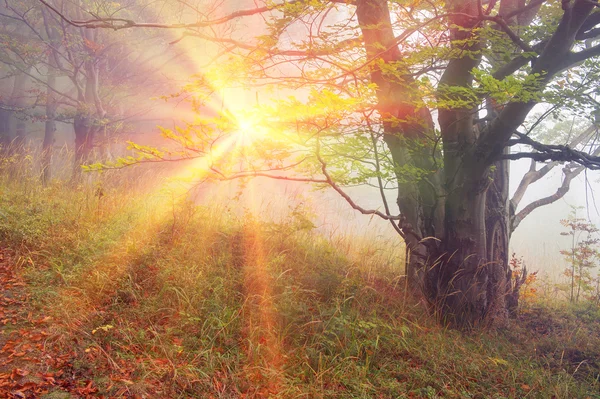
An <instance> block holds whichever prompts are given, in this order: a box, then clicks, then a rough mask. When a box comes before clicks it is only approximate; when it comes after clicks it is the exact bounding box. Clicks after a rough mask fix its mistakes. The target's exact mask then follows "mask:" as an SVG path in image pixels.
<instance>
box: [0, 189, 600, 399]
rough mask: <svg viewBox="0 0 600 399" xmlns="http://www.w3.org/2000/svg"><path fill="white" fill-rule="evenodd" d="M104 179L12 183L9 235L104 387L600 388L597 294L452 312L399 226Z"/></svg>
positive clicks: (31, 280)
mask: <svg viewBox="0 0 600 399" xmlns="http://www.w3.org/2000/svg"><path fill="white" fill-rule="evenodd" d="M98 187H99V186H94V187H92V188H84V187H81V188H80V189H78V190H72V189H67V187H65V186H61V185H58V184H57V185H54V186H52V187H49V188H46V189H42V188H40V187H38V186H37V185H36V184H34V183H31V182H29V183H28V184H24V183H23V181H22V182H21V184H20V185H19V186H15V185H9V184H7V183H2V184H1V185H0V240H1V242H2V244H3V246H5V247H9V248H11V249H12V250H13V251H15V253H16V257H15V259H16V262H15V263H16V266H17V267H19V268H20V272H21V273H22V274H24V275H25V276H26V278H27V281H28V287H27V290H28V291H29V292H30V293H31V298H32V303H31V306H32V309H34V311H35V312H37V313H39V315H40V316H50V317H52V320H54V321H55V323H54V324H53V326H52V331H53V334H52V337H53V340H54V342H53V344H54V345H55V347H57V348H59V350H62V351H63V352H64V353H68V354H69V356H70V360H69V368H70V370H69V373H72V375H73V376H76V377H77V378H80V379H81V380H82V381H85V380H88V379H91V380H93V381H94V387H95V388H97V390H98V391H97V392H96V393H94V395H105V396H107V397H111V396H112V397H149V398H179V397H181V398H184V397H198V398H238V397H248V398H254V397H280V398H296V397H305V398H401V397H411V398H436V397H444V398H446V397H447V398H522V397H529V398H551V397H556V398H586V397H590V398H600V395H599V394H598V392H600V384H599V381H598V378H599V372H600V336H599V334H600V311H598V309H586V308H579V309H567V308H565V307H564V306H560V305H556V306H550V305H548V304H541V303H533V304H530V305H528V306H527V308H525V309H524V310H523V312H522V313H521V315H520V316H519V320H518V322H517V323H515V325H514V326H513V327H512V328H511V329H510V330H507V331H500V332H478V333H469V334H466V333H461V332H458V331H453V330H448V329H444V328H442V327H440V326H438V325H437V324H436V323H435V321H433V320H432V319H431V318H430V317H429V316H428V315H427V314H426V311H425V310H424V308H423V306H422V305H421V304H419V303H415V302H414V301H413V300H411V298H410V296H408V295H407V294H406V292H405V289H404V288H405V287H404V286H403V281H404V280H403V279H401V278H400V275H401V272H402V261H401V259H400V255H399V254H400V253H401V249H400V248H399V247H398V246H397V245H395V244H394V245H392V244H390V243H377V242H361V243H357V242H355V241H353V240H352V238H350V237H346V238H341V239H337V240H335V242H331V241H329V240H326V239H324V238H322V237H319V236H317V235H315V234H312V233H311V232H310V231H309V229H307V227H309V226H310V223H308V222H307V220H306V219H305V218H304V216H303V215H302V214H300V213H298V212H294V213H291V214H290V216H289V217H288V219H286V220H284V221H282V222H280V223H268V222H263V221H259V220H255V219H253V218H251V217H246V218H238V217H235V216H233V215H232V214H230V213H229V212H227V210H226V209H225V208H219V207H216V206H215V207H212V208H206V207H196V206H193V205H191V204H189V203H181V204H178V205H177V206H173V203H168V202H161V200H160V199H157V198H155V197H152V196H149V197H146V199H144V200H141V199H140V197H139V196H137V197H136V196H134V195H133V194H131V192H133V191H135V190H133V189H132V188H129V189H128V190H124V189H122V188H121V189H119V190H117V189H110V188H106V187H104V188H103V190H102V195H98V194H99V193H100V191H99V190H98ZM121 192H129V194H120V193H121ZM57 355H58V354H57ZM90 394H91V393H90Z"/></svg>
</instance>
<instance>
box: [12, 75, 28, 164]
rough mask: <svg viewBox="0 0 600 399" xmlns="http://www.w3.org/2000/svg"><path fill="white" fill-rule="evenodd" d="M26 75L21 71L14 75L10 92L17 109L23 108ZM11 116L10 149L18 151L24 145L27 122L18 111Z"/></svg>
mask: <svg viewBox="0 0 600 399" xmlns="http://www.w3.org/2000/svg"><path fill="white" fill-rule="evenodd" d="M27 80H28V77H27V75H26V74H24V73H21V74H19V75H17V76H15V85H14V88H13V93H12V100H11V103H12V105H13V106H14V107H15V108H16V109H17V110H19V109H23V108H24V107H25V105H26V101H25V85H26V83H27ZM12 117H13V119H14V123H15V138H14V140H13V143H12V146H11V147H12V151H13V152H16V153H18V152H20V151H22V150H23V147H24V145H25V136H26V134H27V123H26V121H25V118H24V115H23V114H22V113H21V112H19V111H16V112H12Z"/></svg>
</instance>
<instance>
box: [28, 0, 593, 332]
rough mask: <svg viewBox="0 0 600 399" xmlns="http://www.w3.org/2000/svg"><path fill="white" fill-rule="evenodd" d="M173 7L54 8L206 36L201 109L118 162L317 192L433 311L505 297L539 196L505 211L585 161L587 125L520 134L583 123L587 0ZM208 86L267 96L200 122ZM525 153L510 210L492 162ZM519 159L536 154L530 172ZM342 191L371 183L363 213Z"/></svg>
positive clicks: (490, 315) (374, 0) (501, 306)
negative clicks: (571, 118) (560, 135)
mask: <svg viewBox="0 0 600 399" xmlns="http://www.w3.org/2000/svg"><path fill="white" fill-rule="evenodd" d="M39 1H40V2H42V3H45V4H48V1H47V0H39ZM177 3H178V4H181V5H182V7H185V6H187V7H188V9H189V10H190V12H192V13H195V14H194V17H193V18H189V17H188V18H187V19H182V20H180V21H166V22H157V21H151V22H138V21H135V20H133V19H131V18H125V17H121V16H120V15H119V14H118V13H117V14H114V15H90V14H88V15H86V16H85V18H83V17H82V16H81V15H76V14H72V13H69V12H67V11H68V10H64V11H61V10H57V9H54V11H55V12H56V13H57V14H58V15H60V16H61V18H62V19H63V20H64V21H66V22H68V23H69V24H71V25H73V26H76V27H82V28H88V29H91V30H94V29H99V28H107V29H114V30H119V29H126V28H134V27H138V28H155V29H180V30H181V31H182V33H181V37H180V40H187V38H189V37H195V38H197V39H199V40H202V41H203V42H206V43H214V44H216V45H218V46H220V48H219V50H218V51H215V52H214V53H211V55H213V56H214V58H213V61H214V64H215V67H214V68H213V69H212V70H206V71H205V72H204V73H203V74H202V76H201V77H200V78H199V79H198V80H197V81H196V82H195V84H194V85H191V86H190V87H189V92H190V93H194V94H195V96H196V97H195V100H194V104H195V105H196V107H197V110H198V112H199V113H200V114H201V115H203V117H201V118H199V120H198V121H196V122H195V123H193V124H190V125H188V126H185V127H184V128H181V129H179V130H176V131H170V130H165V131H164V134H165V136H166V137H167V138H169V139H171V140H174V141H176V142H178V143H179V144H180V145H181V147H180V148H181V149H180V150H179V151H168V150H164V149H163V150H159V149H156V148H149V147H143V146H135V145H133V148H135V149H137V150H138V151H139V153H140V156H139V157H138V158H137V159H133V160H132V159H129V160H127V159H125V160H122V162H121V165H125V164H128V163H134V162H142V161H160V160H165V159H169V160H172V159H182V158H183V159H185V158H196V157H203V158H205V159H206V160H207V163H208V165H207V169H208V170H210V171H211V172H212V176H214V178H217V179H232V178H246V177H251V176H266V177H271V178H276V179H286V180H297V181H312V182H315V183H318V184H323V185H329V186H330V187H332V188H333V189H334V190H335V191H337V192H338V193H340V195H342V197H343V198H344V199H345V200H346V201H348V202H349V203H350V205H351V206H352V207H353V208H355V209H357V210H359V211H360V212H362V213H365V214H371V215H377V216H380V217H382V218H384V219H387V220H389V221H390V223H391V224H392V225H393V226H394V228H395V229H396V230H397V231H398V233H399V234H400V235H401V236H402V237H403V239H404V241H405V242H406V247H407V271H408V276H409V279H410V281H411V285H412V286H414V287H419V288H420V290H421V291H422V293H423V294H424V297H425V298H426V299H427V300H428V301H429V303H430V304H431V307H432V309H433V310H434V311H435V312H436V313H437V314H438V315H440V317H441V318H442V319H443V320H444V321H446V322H449V323H451V324H453V325H457V326H473V325H475V324H479V323H481V322H484V323H489V324H504V323H505V322H506V318H507V315H508V310H509V309H508V308H509V307H510V306H514V305H510V304H514V301H507V299H506V298H507V296H509V297H510V296H513V297H514V296H515V287H514V286H513V285H512V283H511V279H510V273H509V268H508V244H509V237H510V233H511V231H512V230H513V229H514V228H515V227H516V226H517V225H518V224H519V222H520V220H521V219H522V217H524V216H526V215H527V214H529V213H530V212H531V211H532V210H533V209H535V208H536V207H538V206H541V205H543V203H542V202H545V203H549V202H552V200H555V199H556V196H554V197H553V198H548V199H543V201H542V202H540V203H538V204H534V205H532V206H530V207H529V208H528V207H527V206H526V207H525V208H523V210H522V211H521V213H519V212H517V208H516V207H517V205H518V204H519V202H520V200H521V198H522V191H523V190H525V189H526V188H527V186H528V185H529V184H531V182H533V181H535V180H536V179H539V178H540V177H542V176H544V175H545V174H546V173H547V172H548V171H549V169H552V168H553V167H554V166H555V165H557V164H558V163H564V162H568V164H567V166H566V168H565V177H564V181H565V183H564V184H563V186H566V188H567V189H568V184H569V182H570V180H571V179H572V176H573V174H574V173H576V171H579V169H578V168H579V167H582V168H583V167H588V168H594V169H597V168H600V158H598V157H597V148H598V145H597V144H596V143H597V141H595V139H594V137H595V135H596V129H595V127H592V128H590V130H589V131H588V130H586V132H585V134H584V132H581V135H579V134H575V136H573V137H570V138H568V139H566V140H562V139H559V140H555V141H552V140H548V141H545V142H542V141H540V140H543V139H544V138H543V137H542V136H539V135H537V134H536V133H535V132H536V128H537V127H538V126H539V124H540V121H541V120H543V119H544V118H545V117H546V116H548V115H551V114H554V115H555V116H556V115H558V116H560V115H563V116H564V115H569V114H572V113H577V114H579V115H581V116H582V117H587V118H588V120H589V121H590V122H589V123H590V124H591V123H593V121H592V120H591V119H590V118H589V116H590V114H591V112H592V111H593V110H595V109H596V108H598V103H597V99H596V97H597V93H598V82H599V81H600V80H599V79H598V77H599V76H598V74H599V72H600V69H599V68H598V62H597V57H598V56H599V55H600V45H598V44H596V42H597V38H598V35H600V28H597V27H596V26H597V25H598V24H599V23H600V12H599V10H597V6H598V4H597V3H596V2H594V1H589V0H562V1H558V0H548V1H546V0H529V1H526V0H488V1H483V0H456V1H448V2H445V3H444V2H443V3H436V2H431V1H424V0H423V1H420V0H417V1H404V0H400V1H388V0H296V1H282V2H270V1H267V2H256V3H255V4H254V5H251V4H250V5H249V7H248V8H242V7H240V4H239V2H235V5H237V7H234V5H233V2H231V3H230V2H214V3H209V4H205V5H203V6H202V7H199V6H198V5H197V4H195V3H194V4H192V3H191V2H186V1H181V0H178V1H177ZM232 7H233V9H232ZM245 25H246V26H248V25H250V26H252V28H250V29H248V28H244V26H245ZM226 87H247V88H252V87H260V88H265V90H266V91H267V92H268V90H269V88H270V89H272V90H273V91H272V92H274V91H278V92H280V93H282V95H281V96H280V97H279V98H278V99H277V101H276V102H273V103H262V104H259V105H257V106H256V107H254V108H253V109H251V110H248V111H247V112H246V113H245V114H244V115H242V113H241V112H236V113H232V112H230V111H228V110H224V111H223V112H221V113H219V115H218V116H217V117H214V112H213V113H212V114H207V113H206V106H207V105H210V103H211V101H214V99H215V97H216V95H217V94H218V93H220V92H221V90H222V89H223V88H226ZM293 93H298V94H296V97H286V96H285V95H286V94H293ZM538 105H540V106H539V107H536V106H538ZM534 108H535V109H536V110H540V109H541V110H542V114H541V115H539V114H534V113H532V111H533V110H534ZM436 119H437V123H436ZM244 131H245V133H243V132H244ZM240 132H242V133H240ZM258 132H260V133H261V134H260V135H259V134H257V133H258ZM242 136H245V137H246V139H245V140H246V142H250V144H247V145H243V146H238V147H236V148H234V149H233V150H231V151H227V154H228V155H229V156H227V157H225V156H223V147H226V144H227V143H230V142H231V140H233V139H235V138H236V137H237V138H238V139H239V138H240V137H242ZM238 141H239V140H238ZM569 144H570V145H571V146H569ZM250 148H253V150H250ZM511 148H512V149H516V151H515V150H513V151H511ZM527 158H528V159H531V160H533V161H534V162H533V163H532V168H531V170H530V173H529V174H528V175H527V176H526V181H524V183H523V186H522V187H521V188H520V190H521V191H518V195H517V196H516V197H515V198H514V199H513V201H512V206H511V201H509V198H508V197H509V193H508V183H509V168H508V161H509V160H517V159H527ZM232 159H235V160H232ZM537 162H550V163H549V164H546V165H545V166H543V167H542V168H541V169H539V170H538V169H537V167H536V163H537ZM284 172H287V173H284ZM357 184H370V185H374V186H376V187H377V188H378V189H379V192H380V195H381V200H382V209H381V210H375V209H365V208H363V207H361V206H360V205H359V204H357V203H356V202H355V201H354V200H353V199H352V198H351V197H350V196H349V195H347V193H346V192H345V191H344V190H343V187H344V186H346V185H357ZM564 188H565V187H563V188H561V189H559V191H560V192H557V196H560V195H564V194H562V191H564ZM388 190H394V191H396V193H397V204H398V207H399V210H400V214H397V212H395V211H393V210H392V208H391V207H390V205H389V204H388V201H387V198H386V196H385V192H386V191H388ZM532 208H533V209H532ZM523 212H525V213H523Z"/></svg>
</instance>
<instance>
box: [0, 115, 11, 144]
mask: <svg viewBox="0 0 600 399" xmlns="http://www.w3.org/2000/svg"><path fill="white" fill-rule="evenodd" d="M6 108H8V104H5V103H0V147H1V148H0V150H1V151H2V154H3V155H6V154H7V151H8V147H9V146H10V142H11V132H10V114H11V113H10V111H9V110H8V109H6Z"/></svg>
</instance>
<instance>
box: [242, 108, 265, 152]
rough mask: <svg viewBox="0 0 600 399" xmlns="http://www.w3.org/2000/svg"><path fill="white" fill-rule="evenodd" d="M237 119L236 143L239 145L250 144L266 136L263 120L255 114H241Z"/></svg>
mask: <svg viewBox="0 0 600 399" xmlns="http://www.w3.org/2000/svg"><path fill="white" fill-rule="evenodd" d="M236 119H237V127H238V128H237V133H236V136H237V144H238V145H239V146H251V145H254V144H255V143H256V142H257V141H260V140H263V139H265V138H266V137H267V136H268V132H267V128H266V127H265V125H264V121H262V120H261V118H260V117H259V116H256V115H243V116H238V117H236Z"/></svg>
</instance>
